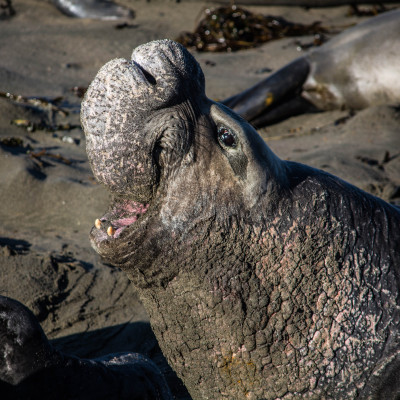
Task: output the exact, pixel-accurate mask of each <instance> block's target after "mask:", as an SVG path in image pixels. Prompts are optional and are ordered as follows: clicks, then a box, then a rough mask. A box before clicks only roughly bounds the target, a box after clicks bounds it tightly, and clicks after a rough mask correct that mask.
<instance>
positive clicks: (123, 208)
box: [91, 199, 149, 242]
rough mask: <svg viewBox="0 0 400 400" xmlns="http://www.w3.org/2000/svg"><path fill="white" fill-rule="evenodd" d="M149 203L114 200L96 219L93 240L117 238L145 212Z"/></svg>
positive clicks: (92, 233) (92, 234)
mask: <svg viewBox="0 0 400 400" xmlns="http://www.w3.org/2000/svg"><path fill="white" fill-rule="evenodd" d="M148 208H149V203H139V202H136V201H132V200H126V199H124V200H116V201H114V204H113V205H112V206H111V208H110V210H109V211H108V212H107V213H106V214H104V215H103V216H102V217H101V218H98V219H96V221H95V223H94V228H93V229H92V232H91V236H92V238H93V239H94V241H95V242H101V241H104V240H112V239H118V238H119V237H120V235H121V234H122V232H124V230H125V229H126V228H128V227H129V226H131V225H133V224H135V223H136V222H137V221H138V219H140V218H142V217H143V215H144V214H146V212H147V210H148Z"/></svg>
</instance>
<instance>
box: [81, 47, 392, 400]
mask: <svg viewBox="0 0 400 400" xmlns="http://www.w3.org/2000/svg"><path fill="white" fill-rule="evenodd" d="M82 124H83V127H84V130H85V133H86V135H87V152H88V157H89V160H90V163H91V166H92V169H93V172H94V174H95V176H96V178H97V179H98V180H99V181H100V182H102V183H103V184H105V185H106V186H107V187H108V189H109V190H110V191H111V192H112V193H113V194H114V195H115V199H114V202H113V204H112V205H111V207H110V210H109V211H108V212H107V213H106V214H105V215H104V216H103V217H101V218H100V222H101V225H100V224H97V227H94V228H93V229H92V231H91V241H92V245H93V247H94V248H95V249H96V250H97V251H98V252H99V254H101V255H102V256H103V257H104V258H106V259H107V260H108V261H110V262H112V263H113V264H114V265H116V266H118V267H120V268H122V269H123V270H125V271H126V272H127V274H128V276H129V277H130V279H131V280H132V282H133V283H134V284H135V286H136V287H137V289H138V292H139V294H140V297H141V299H142V301H143V303H144V305H145V307H146V309H147V311H148V313H149V315H150V320H151V324H152V327H153V329H154V332H155V334H156V336H157V338H158V341H159V344H160V346H161V348H162V350H163V352H164V354H165V356H166V357H167V359H168V361H169V363H170V364H171V366H172V367H173V368H174V369H175V371H176V372H177V373H178V375H179V376H180V377H181V378H182V380H183V382H184V383H185V385H186V386H187V388H188V390H189V392H190V394H191V395H192V396H193V398H194V399H298V398H304V399H335V400H339V399H356V398H357V399H381V398H385V399H394V398H396V395H398V394H399V393H400V381H399V380H398V379H397V377H398V371H399V369H398V365H399V362H400V355H399V352H400V343H399V339H400V338H399V324H400V315H399V311H400V309H399V303H400V298H399V276H398V272H399V267H400V233H399V226H400V212H399V210H398V209H397V208H395V207H393V206H391V205H389V204H387V203H385V202H383V201H381V200H380V199H378V198H375V197H373V196H371V195H369V194H367V193H364V192H362V191H361V190H359V189H357V188H355V187H353V186H351V185H349V184H347V183H345V182H343V181H342V180H340V179H338V178H336V177H334V176H332V175H329V174H327V173H325V172H322V171H319V170H316V169H312V168H310V167H307V166H305V165H301V164H298V163H293V162H285V161H282V160H280V159H279V158H278V157H276V156H275V155H274V154H273V153H272V152H271V150H270V149H269V148H268V147H267V146H266V144H265V143H264V142H263V140H262V139H261V138H260V136H259V135H258V134H257V132H256V131H255V130H254V129H253V128H252V127H251V126H250V125H249V124H248V123H246V122H245V121H244V120H243V119H241V118H240V117H239V116H237V115H236V114H234V113H233V112H232V111H230V110H229V109H228V108H226V107H224V106H222V105H220V104H218V103H215V102H213V101H211V100H209V99H207V98H206V96H205V93H204V77H203V74H202V72H201V69H200V66H199V65H198V64H197V62H196V61H195V60H194V58H193V57H192V56H191V55H190V54H189V53H188V52H187V51H186V50H185V49H183V48H182V47H181V46H180V45H178V44H176V43H174V42H172V41H167V40H165V41H158V42H151V43H148V44H145V45H143V46H140V47H138V48H137V49H136V50H134V52H133V55H132V61H127V60H123V59H118V60H113V61H110V62H109V63H108V64H106V65H105V66H104V67H103V68H102V69H101V70H100V71H99V73H98V75H97V76H96V78H95V79H94V81H93V82H92V84H91V85H90V87H89V89H88V91H87V93H86V97H85V99H84V102H83V104H82ZM224 132H225V134H226V132H228V136H229V137H228V139H229V140H226V139H227V138H226V136H223V133H224ZM232 138H233V139H234V140H231V139H232ZM233 142H234V143H233ZM232 144H233V145H232ZM110 226H111V227H112V229H111V231H110ZM107 229H108V230H109V234H107V233H106V230H107ZM385 390H386V392H385V393H384V391H385ZM383 393H384V394H383Z"/></svg>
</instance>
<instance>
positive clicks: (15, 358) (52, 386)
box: [0, 296, 172, 400]
mask: <svg viewBox="0 0 400 400" xmlns="http://www.w3.org/2000/svg"><path fill="white" fill-rule="evenodd" d="M0 392H1V398H2V399H5V400H8V399H9V400H19V399H21V400H22V399H24V400H25V399H43V400H53V399H70V400H72V399H81V400H90V399H93V400H95V399H137V400H145V399H148V400H153V399H159V400H172V395H171V393H170V391H169V388H168V386H167V383H166V381H165V380H164V377H163V376H162V374H161V372H160V371H159V370H158V368H157V366H156V365H155V364H154V363H153V362H152V361H150V360H149V359H147V358H146V357H144V356H141V355H140V354H136V353H121V354H111V355H108V356H104V357H102V358H98V359H93V360H86V359H80V358H77V357H73V356H69V355H66V354H62V353H60V352H58V351H56V350H55V349H54V348H53V347H52V346H51V344H50V343H49V341H48V340H47V337H46V335H45V334H44V332H43V330H42V328H41V326H40V325H39V323H38V321H37V319H36V318H35V316H34V315H33V313H32V312H31V311H30V310H29V309H28V308H26V307H25V306H24V305H23V304H21V303H20V302H18V301H16V300H14V299H11V298H9V297H5V296H0Z"/></svg>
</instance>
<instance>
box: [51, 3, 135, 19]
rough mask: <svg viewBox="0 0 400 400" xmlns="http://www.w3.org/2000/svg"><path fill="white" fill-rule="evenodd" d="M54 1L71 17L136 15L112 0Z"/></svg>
mask: <svg viewBox="0 0 400 400" xmlns="http://www.w3.org/2000/svg"><path fill="white" fill-rule="evenodd" d="M52 2H53V4H54V5H55V6H56V7H57V8H58V9H59V10H60V11H62V12H63V13H64V14H66V15H68V16H70V17H76V18H91V19H104V20H114V19H122V18H132V17H133V16H134V12H133V11H132V10H130V9H129V8H126V7H124V6H121V5H118V4H116V3H114V2H113V1H112V0H52Z"/></svg>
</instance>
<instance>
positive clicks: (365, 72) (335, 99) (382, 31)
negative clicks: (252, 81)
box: [223, 10, 400, 126]
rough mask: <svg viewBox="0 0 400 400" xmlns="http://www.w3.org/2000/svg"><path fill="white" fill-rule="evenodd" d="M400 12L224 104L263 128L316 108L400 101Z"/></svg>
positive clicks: (363, 27) (344, 35)
mask: <svg viewBox="0 0 400 400" xmlns="http://www.w3.org/2000/svg"><path fill="white" fill-rule="evenodd" d="M399 74H400V10H394V11H390V12H386V13H384V14H381V15H379V16H377V17H374V18H371V19H369V20H367V21H364V22H362V23H360V24H358V25H356V26H355V27H353V28H350V29H347V30H345V31H344V32H342V33H341V34H339V35H337V36H336V37H334V38H333V39H331V40H330V41H329V42H327V43H326V44H324V45H323V46H321V47H319V48H317V49H316V50H314V51H311V52H310V53H308V54H306V55H305V56H303V57H300V58H297V59H296V60H294V61H293V62H291V63H289V64H288V65H286V66H284V67H283V68H281V69H280V70H278V71H277V72H275V73H273V74H272V75H270V76H269V77H267V78H266V79H264V80H263V81H261V82H259V83H257V84H256V85H254V86H253V87H251V88H249V89H247V90H245V91H243V92H241V93H239V94H237V95H234V96H232V97H230V98H228V99H226V100H224V101H223V103H224V104H225V105H227V106H228V107H230V108H232V109H233V110H234V111H235V112H237V113H238V114H240V115H241V116H242V117H244V118H245V119H247V120H248V121H250V122H251V123H252V124H253V125H255V126H263V125H266V124H270V123H273V122H276V121H277V120H279V119H283V118H286V117H289V116H293V115H296V114H299V113H302V112H305V111H308V110H312V109H314V110H315V108H316V109H319V110H331V109H340V108H347V109H362V108H365V107H368V106H371V105H379V104H392V103H399V102H400V79H399Z"/></svg>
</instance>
